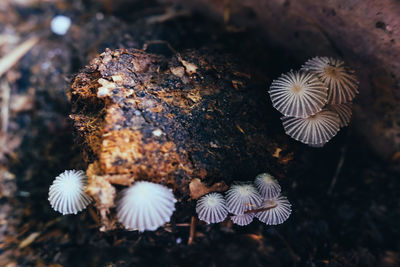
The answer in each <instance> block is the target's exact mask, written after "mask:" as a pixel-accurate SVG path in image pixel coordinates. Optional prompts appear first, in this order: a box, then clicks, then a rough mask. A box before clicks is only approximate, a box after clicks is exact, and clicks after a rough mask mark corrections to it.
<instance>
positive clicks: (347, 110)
mask: <svg viewBox="0 0 400 267" xmlns="http://www.w3.org/2000/svg"><path fill="white" fill-rule="evenodd" d="M351 106H352V103H351V102H349V103H343V104H336V105H327V109H329V110H332V111H335V112H336V113H337V114H338V115H339V119H340V123H339V125H340V128H342V127H346V126H347V125H349V123H350V121H351V114H352V110H351Z"/></svg>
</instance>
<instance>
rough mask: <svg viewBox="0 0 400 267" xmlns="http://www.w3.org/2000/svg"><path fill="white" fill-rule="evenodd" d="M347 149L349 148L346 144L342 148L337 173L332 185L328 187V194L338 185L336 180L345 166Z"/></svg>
mask: <svg viewBox="0 0 400 267" xmlns="http://www.w3.org/2000/svg"><path fill="white" fill-rule="evenodd" d="M346 150H347V147H346V146H343V147H342V148H341V149H340V159H339V162H338V165H337V167H336V171H335V175H334V176H333V178H332V182H331V185H330V187H329V189H328V193H327V194H328V195H331V194H332V191H333V188H334V187H335V185H336V182H337V179H338V177H339V174H340V171H341V170H342V167H343V163H344V159H345V157H346Z"/></svg>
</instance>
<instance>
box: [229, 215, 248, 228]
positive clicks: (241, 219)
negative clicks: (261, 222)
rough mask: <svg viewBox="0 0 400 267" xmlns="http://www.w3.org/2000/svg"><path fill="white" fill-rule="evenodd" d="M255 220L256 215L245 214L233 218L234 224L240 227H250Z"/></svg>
mask: <svg viewBox="0 0 400 267" xmlns="http://www.w3.org/2000/svg"><path fill="white" fill-rule="evenodd" d="M253 219H254V213H244V214H239V215H233V216H231V220H232V222H233V223H234V224H237V225H240V226H245V225H248V224H249V223H251V222H252V221H253Z"/></svg>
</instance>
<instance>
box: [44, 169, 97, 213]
mask: <svg viewBox="0 0 400 267" xmlns="http://www.w3.org/2000/svg"><path fill="white" fill-rule="evenodd" d="M86 185H87V177H86V175H85V173H84V172H83V171H77V170H67V171H64V172H63V173H61V174H60V175H58V176H57V177H56V179H54V181H53V184H52V185H51V186H50V188H49V198H48V200H49V201H50V205H51V207H52V208H53V209H54V210H55V211H58V212H60V213H62V214H63V215H66V214H77V213H78V212H79V211H81V210H83V209H85V208H86V207H87V206H88V205H89V203H90V202H91V199H90V197H89V195H87V194H86V193H85V186H86Z"/></svg>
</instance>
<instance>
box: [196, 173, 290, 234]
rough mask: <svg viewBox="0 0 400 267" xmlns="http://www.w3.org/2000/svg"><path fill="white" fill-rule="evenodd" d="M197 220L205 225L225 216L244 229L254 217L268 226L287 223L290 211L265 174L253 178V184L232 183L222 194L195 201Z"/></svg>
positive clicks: (210, 195)
mask: <svg viewBox="0 0 400 267" xmlns="http://www.w3.org/2000/svg"><path fill="white" fill-rule="evenodd" d="M196 212H197V215H198V218H199V219H200V220H202V221H204V222H206V223H207V224H210V223H219V222H222V221H224V220H225V219H226V217H227V216H228V214H229V213H230V214H232V215H231V216H230V218H231V220H232V222H233V223H234V224H237V225H240V226H245V225H248V224H249V223H251V222H252V221H253V219H254V217H256V218H257V219H259V220H260V221H261V222H263V223H265V224H267V225H277V224H281V223H283V222H284V221H286V220H287V219H288V218H289V216H290V214H291V212H292V210H291V204H290V202H289V201H288V199H287V198H286V197H285V196H282V195H281V187H280V185H279V183H278V181H277V180H276V179H275V178H274V177H273V176H272V175H270V174H268V173H262V174H259V175H257V176H256V178H255V181H254V184H252V183H248V182H246V183H235V184H233V185H232V186H231V187H230V188H229V190H228V191H227V192H226V194H225V198H224V196H223V195H222V194H221V193H215V192H213V193H209V194H207V195H205V196H203V197H201V198H200V199H199V200H198V201H197V205H196Z"/></svg>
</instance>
